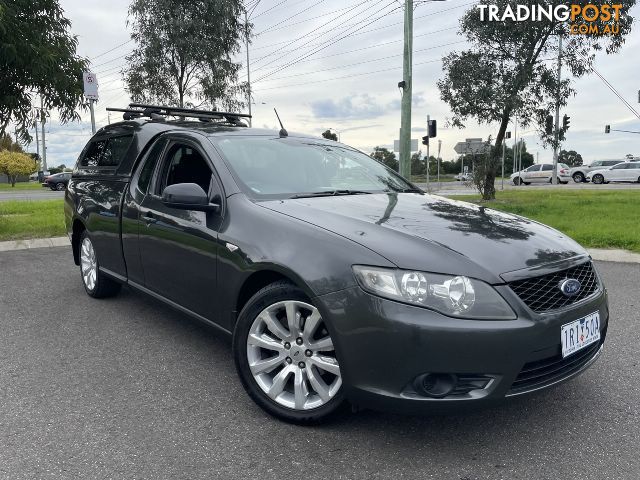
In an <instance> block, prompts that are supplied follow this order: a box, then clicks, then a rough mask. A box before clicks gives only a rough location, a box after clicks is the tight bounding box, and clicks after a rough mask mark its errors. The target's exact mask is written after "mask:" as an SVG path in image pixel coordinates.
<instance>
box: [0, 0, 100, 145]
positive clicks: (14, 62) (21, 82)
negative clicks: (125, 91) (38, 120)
mask: <svg viewBox="0 0 640 480" xmlns="http://www.w3.org/2000/svg"><path fill="white" fill-rule="evenodd" d="M70 27H71V22H70V21H69V20H68V19H67V18H65V16H64V12H63V10H62V8H61V7H60V5H59V3H58V0H11V1H9V2H4V1H3V2H0V59H1V60H0V135H3V134H4V133H5V131H6V128H7V126H8V124H9V122H13V123H15V124H16V126H17V132H18V137H19V138H20V139H21V140H23V141H25V142H28V141H31V136H30V135H29V128H30V127H32V126H33V123H34V122H33V120H34V115H33V108H32V105H33V103H34V95H35V94H36V93H39V94H40V95H41V96H42V98H43V102H44V107H45V109H52V108H55V109H57V110H58V113H59V115H60V120H61V121H62V122H68V121H70V120H79V119H80V116H79V114H78V112H77V109H79V108H82V107H83V106H84V105H85V101H84V97H83V87H82V72H83V71H85V70H87V68H88V67H87V65H88V61H87V60H86V59H83V58H80V57H79V56H78V55H76V46H77V44H78V40H77V38H76V37H75V36H72V35H71V34H70V33H69V28H70Z"/></svg>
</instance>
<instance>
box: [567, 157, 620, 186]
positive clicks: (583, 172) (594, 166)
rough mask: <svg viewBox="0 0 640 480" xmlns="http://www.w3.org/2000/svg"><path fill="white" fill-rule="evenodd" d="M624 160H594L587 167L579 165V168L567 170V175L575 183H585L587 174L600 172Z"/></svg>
mask: <svg viewBox="0 0 640 480" xmlns="http://www.w3.org/2000/svg"><path fill="white" fill-rule="evenodd" d="M623 162H624V160H595V161H593V162H591V163H590V164H588V165H580V166H579V167H573V168H571V169H570V170H569V175H571V177H572V178H573V181H574V182H576V183H581V182H586V181H587V174H588V173H589V172H593V171H594V170H602V169H605V167H606V168H608V167H613V166H614V165H618V164H619V163H623Z"/></svg>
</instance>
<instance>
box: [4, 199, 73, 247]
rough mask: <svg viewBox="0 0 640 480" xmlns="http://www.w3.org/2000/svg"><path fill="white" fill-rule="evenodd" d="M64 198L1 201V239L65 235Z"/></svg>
mask: <svg viewBox="0 0 640 480" xmlns="http://www.w3.org/2000/svg"><path fill="white" fill-rule="evenodd" d="M62 205H63V200H38V201H28V200H20V201H17V200H16V201H14V200H11V201H8V202H0V240H23V239H26V238H46V237H61V236H64V235H65V227H64V212H63V206H62Z"/></svg>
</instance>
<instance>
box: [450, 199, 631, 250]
mask: <svg viewBox="0 0 640 480" xmlns="http://www.w3.org/2000/svg"><path fill="white" fill-rule="evenodd" d="M455 199H456V200H465V201H470V202H474V203H481V202H480V196H479V195H464V196H456V197H455ZM482 204H483V205H485V206H487V207H490V208H495V209H496V210H502V211H505V212H510V213H515V214H518V215H522V216H523V217H528V218H531V219H533V220H537V221H539V222H541V223H544V224H546V225H549V226H551V227H554V228H556V229H558V230H560V231H561V232H563V233H565V234H566V235H568V236H570V237H571V238H573V239H574V240H576V241H577V242H578V243H580V244H581V245H583V246H585V247H591V248H623V249H626V250H631V251H634V252H640V190H625V191H620V190H618V191H615V190H609V191H604V190H600V191H598V190H581V191H575V190H574V191H565V192H562V191H549V190H544V191H536V192H522V191H509V192H498V193H497V194H496V200H492V201H489V202H482Z"/></svg>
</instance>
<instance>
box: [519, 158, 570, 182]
mask: <svg viewBox="0 0 640 480" xmlns="http://www.w3.org/2000/svg"><path fill="white" fill-rule="evenodd" d="M509 178H510V179H511V181H512V182H513V184H514V185H522V184H523V183H524V184H525V185H529V184H531V183H551V181H552V178H553V164H551V163H542V164H540V163H538V164H536V165H531V166H530V167H528V168H525V169H524V170H520V171H519V172H515V173H512V174H511V176H510V177H509ZM570 178H571V177H570V176H569V166H568V165H567V164H565V163H559V164H558V181H559V182H560V183H565V184H566V183H569V179H570Z"/></svg>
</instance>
